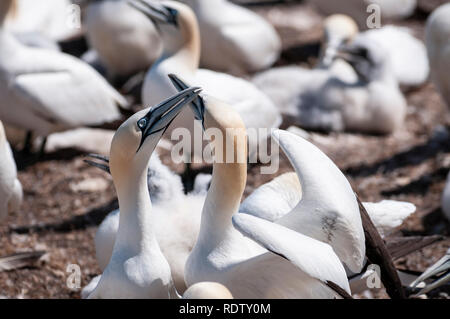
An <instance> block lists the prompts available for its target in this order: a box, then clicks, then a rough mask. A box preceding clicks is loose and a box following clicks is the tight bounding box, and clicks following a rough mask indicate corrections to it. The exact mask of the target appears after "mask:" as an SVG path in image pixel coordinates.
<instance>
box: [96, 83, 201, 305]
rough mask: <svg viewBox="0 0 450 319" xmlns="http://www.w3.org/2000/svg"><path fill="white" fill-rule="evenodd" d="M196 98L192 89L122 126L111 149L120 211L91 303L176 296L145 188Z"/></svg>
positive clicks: (139, 114) (131, 118)
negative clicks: (159, 149) (167, 139)
mask: <svg viewBox="0 0 450 319" xmlns="http://www.w3.org/2000/svg"><path fill="white" fill-rule="evenodd" d="M197 94H198V88H191V89H188V90H184V91H183V92H181V93H179V94H177V95H175V96H173V97H172V98H169V99H167V100H165V101H164V102H162V103H160V104H159V105H158V106H156V107H153V108H149V109H145V110H142V111H140V112H138V113H136V114H135V115H133V116H131V117H130V118H129V119H128V120H127V121H126V122H124V123H123V124H122V125H121V126H120V127H119V129H118V130H117V132H116V134H115V135H114V138H113V141H112V143H111V152H110V170H111V175H112V177H113V181H114V186H115V188H116V191H117V195H118V199H119V207H120V210H121V214H120V221H119V230H118V233H117V238H116V241H115V244H114V249H113V254H112V256H111V260H110V261H109V263H108V265H107V267H106V268H105V270H104V272H103V274H102V275H101V278H100V279H99V281H98V285H97V287H96V288H95V289H94V291H93V292H92V293H91V294H90V295H89V297H88V298H169V297H171V296H177V293H176V290H175V288H174V286H173V281H172V276H171V272H170V267H169V264H168V262H167V260H166V259H165V257H164V255H163V254H162V252H161V249H160V247H159V243H158V241H157V239H156V236H155V230H154V225H155V222H156V220H155V216H154V215H153V209H152V203H151V201H150V197H149V192H148V187H147V168H148V162H149V159H150V156H151V154H152V153H153V151H154V149H155V147H156V145H157V143H158V141H159V140H160V138H161V136H162V135H163V134H164V131H165V130H166V129H167V127H168V126H169V125H170V123H171V122H172V121H173V119H174V118H175V117H176V116H177V115H178V114H179V113H180V111H181V109H182V108H183V107H184V106H185V105H187V104H188V103H189V102H191V101H192V99H194V98H195V97H196V96H197Z"/></svg>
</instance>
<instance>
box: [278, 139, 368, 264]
mask: <svg viewBox="0 0 450 319" xmlns="http://www.w3.org/2000/svg"><path fill="white" fill-rule="evenodd" d="M272 136H273V138H274V139H275V141H276V142H277V143H278V144H279V145H280V147H281V148H282V150H283V151H284V153H285V154H286V156H287V157H288V159H289V161H290V162H291V164H292V166H293V167H294V168H295V171H296V173H297V176H298V178H299V180H300V184H301V188H302V191H303V193H302V199H301V201H300V202H299V203H298V205H297V206H296V207H295V208H294V209H293V210H292V211H291V212H289V213H288V214H286V215H285V216H283V217H282V218H280V219H279V220H277V223H278V224H280V225H283V226H286V227H288V228H290V229H292V230H295V231H297V232H300V233H302V234H304V235H306V236H309V237H312V238H315V239H317V240H320V241H322V242H325V243H328V244H330V245H331V247H333V249H334V250H335V252H336V254H337V255H338V256H339V258H340V259H341V260H342V261H343V262H344V263H345V264H346V265H347V266H348V267H349V268H350V270H352V271H353V272H359V271H360V270H361V269H362V267H363V262H364V256H365V237H364V230H363V226H362V221H361V215H360V212H359V206H358V202H357V200H356V196H355V194H354V192H353V190H352V188H351V186H350V183H349V182H348V180H347V179H346V178H345V176H344V175H343V174H342V172H341V171H340V170H339V168H338V167H337V166H336V165H335V164H334V163H333V162H332V161H331V159H330V158H328V157H327V156H326V155H325V154H324V153H323V152H322V151H320V150H319V149H318V148H317V147H316V146H314V145H313V144H311V143H310V142H308V141H306V140H305V139H303V138H301V137H299V136H297V135H295V134H292V133H289V132H286V131H283V130H276V131H274V132H273V134H272Z"/></svg>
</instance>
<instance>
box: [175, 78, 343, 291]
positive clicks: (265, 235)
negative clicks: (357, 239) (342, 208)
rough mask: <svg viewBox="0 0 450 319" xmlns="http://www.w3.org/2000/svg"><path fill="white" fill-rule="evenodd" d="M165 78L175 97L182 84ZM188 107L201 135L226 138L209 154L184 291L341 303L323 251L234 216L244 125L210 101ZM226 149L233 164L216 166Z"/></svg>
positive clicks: (337, 276)
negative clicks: (211, 285) (209, 288)
mask: <svg viewBox="0 0 450 319" xmlns="http://www.w3.org/2000/svg"><path fill="white" fill-rule="evenodd" d="M171 79H172V80H173V81H174V84H175V85H176V86H177V88H178V89H179V90H181V89H182V88H183V87H184V86H185V85H186V84H184V82H182V81H181V80H180V79H179V78H177V77H175V76H173V75H172V76H171ZM192 104H193V105H194V108H195V109H196V110H197V114H202V115H201V117H203V122H204V126H205V129H206V130H207V129H208V128H213V127H214V128H217V129H220V130H221V131H222V133H223V134H224V136H226V139H225V140H224V141H222V144H221V147H219V148H216V151H215V159H216V161H215V162H214V165H213V177H212V182H211V186H210V188H209V190H208V193H207V196H206V200H205V205H204V207H203V212H202V221H201V226H200V233H199V236H198V239H197V242H196V244H195V247H194V249H193V250H192V252H191V254H190V255H189V258H188V260H187V263H186V267H185V281H186V284H187V285H188V286H190V285H192V284H195V283H198V282H201V281H205V280H206V281H215V282H219V283H221V284H223V285H225V286H226V287H227V288H228V289H229V290H230V292H231V293H232V295H233V296H234V297H235V298H334V297H342V296H343V295H344V296H348V294H349V293H350V289H349V284H348V281H347V278H346V274H345V270H344V268H343V265H342V263H341V262H340V261H339V258H338V257H337V256H336V254H335V253H334V252H333V249H332V248H331V247H330V246H329V245H328V244H325V243H322V242H320V241H317V240H315V239H313V238H310V237H307V236H305V235H302V234H299V233H297V232H295V231H293V230H289V229H288V228H286V227H283V226H281V225H276V224H274V223H272V222H269V221H266V220H263V219H261V218H257V217H254V216H250V215H247V214H236V213H237V211H238V209H239V204H240V199H241V197H242V193H243V191H244V188H245V183H246V177H247V171H246V167H247V164H246V137H245V135H246V133H245V126H244V124H243V121H242V120H241V119H240V116H239V115H238V113H237V112H235V111H233V109H232V108H231V107H229V106H228V105H227V104H226V103H224V102H220V101H219V100H217V99H215V98H213V97H211V96H204V97H202V99H198V100H194V101H193V103H192ZM202 106H203V107H202ZM228 129H233V131H232V132H233V133H230V130H228ZM235 133H236V134H235ZM230 134H232V136H233V138H231V136H229V135H230ZM214 142H216V140H215V141H214ZM231 149H232V150H233V154H235V157H234V159H235V161H233V162H231V163H229V162H228V163H222V162H221V161H220V160H219V158H220V157H221V156H226V153H227V151H230V150H231ZM241 151H244V153H242V152H241ZM244 236H245V237H244ZM246 237H247V238H246Z"/></svg>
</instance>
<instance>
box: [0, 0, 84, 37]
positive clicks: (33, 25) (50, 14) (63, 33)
mask: <svg viewBox="0 0 450 319" xmlns="http://www.w3.org/2000/svg"><path fill="white" fill-rule="evenodd" d="M2 2H8V1H2ZM14 4H15V6H14V14H12V15H10V16H9V17H8V19H7V20H6V22H5V28H7V29H8V30H9V31H11V32H15V33H38V34H41V35H44V36H46V37H48V38H50V39H52V40H55V41H60V40H65V39H67V38H69V37H71V36H74V35H76V34H78V33H80V31H81V29H78V28H77V27H78V26H76V25H70V23H69V22H70V21H72V20H74V19H79V18H80V17H76V16H74V17H71V16H70V15H71V14H77V12H75V11H73V10H71V8H73V7H71V6H72V1H70V0H45V1H36V0H14Z"/></svg>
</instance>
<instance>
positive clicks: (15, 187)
mask: <svg viewBox="0 0 450 319" xmlns="http://www.w3.org/2000/svg"><path fill="white" fill-rule="evenodd" d="M22 197H23V193H22V184H21V183H20V181H19V180H18V179H17V167H16V162H14V157H13V154H12V151H11V148H10V146H9V143H8V141H7V140H6V136H5V130H4V128H3V124H2V122H1V121H0V220H1V219H3V218H5V217H6V216H7V214H8V212H12V211H16V210H17V209H18V208H19V207H20V205H21V203H22Z"/></svg>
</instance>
